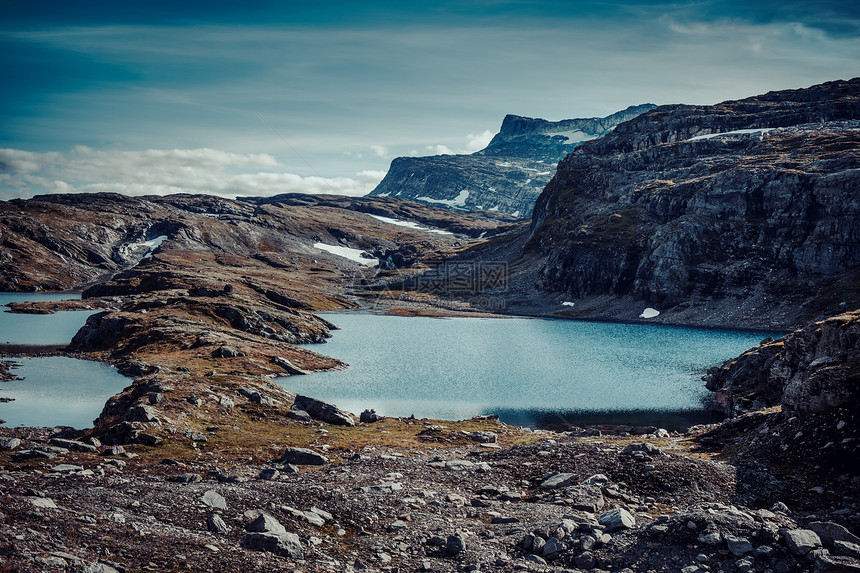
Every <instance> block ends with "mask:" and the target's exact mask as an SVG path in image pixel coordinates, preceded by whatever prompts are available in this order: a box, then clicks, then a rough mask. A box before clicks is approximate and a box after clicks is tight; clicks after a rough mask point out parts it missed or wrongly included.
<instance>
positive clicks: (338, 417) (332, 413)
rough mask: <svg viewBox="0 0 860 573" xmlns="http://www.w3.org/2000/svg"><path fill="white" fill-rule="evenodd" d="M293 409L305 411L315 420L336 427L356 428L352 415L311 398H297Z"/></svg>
mask: <svg viewBox="0 0 860 573" xmlns="http://www.w3.org/2000/svg"><path fill="white" fill-rule="evenodd" d="M293 409H297V410H304V411H305V412H307V413H308V414H310V416H311V417H312V418H313V419H314V420H319V421H320V422H325V423H326V424H332V425H334V426H354V425H355V420H354V419H353V418H352V414H350V413H349V412H344V411H343V410H340V409H338V408H337V407H336V406H333V405H332V404H327V403H326V402H323V401H322V400H317V399H316V398H310V397H308V396H301V395H299V396H296V401H295V403H294V404H293Z"/></svg>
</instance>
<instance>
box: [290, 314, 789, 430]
mask: <svg viewBox="0 0 860 573" xmlns="http://www.w3.org/2000/svg"><path fill="white" fill-rule="evenodd" d="M326 318H327V319H328V320H331V321H332V322H334V323H335V324H337V325H338V326H340V327H341V328H342V330H339V331H335V332H333V336H332V338H331V339H330V340H329V342H328V344H325V345H309V346H307V348H309V349H312V350H315V351H317V352H322V353H324V354H327V355H329V356H333V357H335V358H339V359H341V360H343V361H344V362H347V363H348V364H349V365H350V367H349V368H347V369H346V370H344V371H338V372H320V373H312V374H309V375H307V376H290V377H285V378H280V379H278V381H279V383H280V384H282V385H283V386H284V387H285V388H287V389H289V390H291V391H294V392H298V393H300V394H305V395H309V396H313V397H316V398H319V399H322V400H325V401H327V402H331V403H333V404H336V405H337V406H339V407H340V408H343V409H345V410H348V411H351V412H354V413H358V412H361V411H362V410H364V409H365V408H374V409H375V410H376V411H377V412H378V413H379V414H382V415H388V416H409V415H412V414H414V415H415V416H416V417H419V418H422V417H427V418H437V419H447V420H455V419H465V418H470V417H472V416H477V415H490V414H495V415H499V416H500V417H501V419H502V421H505V422H508V423H512V424H518V425H536V424H538V425H547V424H556V423H557V424H597V423H601V422H603V423H630V424H655V425H661V426H663V427H670V428H685V427H688V426H690V425H692V424H695V423H700V422H702V421H706V420H708V419H710V415H708V414H707V413H706V412H704V410H703V408H702V399H703V397H704V396H705V395H707V394H709V392H707V390H705V388H704V384H703V382H702V380H701V376H702V374H704V372H705V370H707V368H708V367H710V366H713V365H715V364H720V363H722V362H723V361H724V360H726V359H729V358H732V357H734V356H737V355H738V354H740V353H741V352H743V351H744V350H746V349H748V348H750V347H752V346H754V345H756V344H758V343H759V342H760V341H761V340H762V339H763V338H765V337H766V336H768V335H774V334H777V335H779V333H766V332H749V331H725V330H709V329H695V328H681V327H669V326H659V325H641V324H617V323H599V322H580V321H567V320H533V319H496V318H445V319H438V318H423V317H395V316H380V315H374V314H369V313H332V314H328V315H326Z"/></svg>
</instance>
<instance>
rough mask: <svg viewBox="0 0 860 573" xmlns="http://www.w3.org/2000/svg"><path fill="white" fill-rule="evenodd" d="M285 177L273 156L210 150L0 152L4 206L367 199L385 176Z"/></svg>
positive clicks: (367, 173)
mask: <svg viewBox="0 0 860 573" xmlns="http://www.w3.org/2000/svg"><path fill="white" fill-rule="evenodd" d="M284 169H285V167H284V166H283V165H282V164H280V163H279V162H278V161H277V159H275V158H274V157H272V156H271V155H268V154H261V153H247V154H238V153H231V152H228V151H221V150H217V149H206V148H201V149H149V150H145V151H118V150H109V151H99V150H95V149H92V148H90V147H84V146H78V147H75V148H74V149H73V150H72V151H70V152H69V153H59V152H49V153H35V152H31V151H24V150H20V149H0V199H4V198H14V197H32V196H33V195H37V194H43V193H83V192H93V193H96V192H113V193H123V194H126V195H166V194H170V193H205V194H211V195H220V196H225V197H235V196H238V195H262V196H270V195H277V194H279V193H326V194H338V195H351V196H361V195H366V194H367V193H369V192H370V191H372V190H373V188H374V187H375V186H376V185H377V184H378V183H379V182H380V181H381V180H382V178H383V177H384V176H385V172H384V171H361V172H359V173H357V174H356V176H355V177H354V178H350V177H333V178H326V177H320V176H313V177H303V176H301V175H297V174H294V173H288V172H285V171H284Z"/></svg>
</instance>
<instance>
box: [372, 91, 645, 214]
mask: <svg viewBox="0 0 860 573" xmlns="http://www.w3.org/2000/svg"><path fill="white" fill-rule="evenodd" d="M653 108H654V106H653V105H650V104H645V105H640V106H631V107H629V108H627V109H626V110H623V111H620V112H618V113H614V114H612V115H610V116H608V117H604V118H588V119H568V120H562V121H557V122H551V121H547V120H544V119H534V118H529V117H520V116H516V115H508V116H507V117H505V119H504V121H503V122H502V127H501V129H500V130H499V133H497V134H496V136H495V137H494V138H493V139H492V141H490V144H489V145H488V146H487V147H486V148H485V149H483V150H481V151H478V152H477V153H473V154H471V155H436V156H432V157H398V158H396V159H394V161H392V162H391V167H390V168H389V170H388V173H387V175H386V176H385V178H384V179H383V180H382V181H381V182H380V184H379V185H378V186H377V187H376V189H374V190H373V191H372V192H371V193H370V195H371V196H383V197H388V196H390V197H398V198H401V199H411V200H413V201H421V202H425V203H431V204H434V205H441V206H445V207H449V208H452V209H460V210H481V209H484V210H499V211H503V212H506V213H511V214H514V215H516V216H519V217H527V216H529V215H530V214H531V212H532V209H533V207H534V203H535V200H536V199H537V196H538V195H539V194H540V192H541V191H542V190H543V188H544V186H545V185H546V183H547V182H548V181H549V180H550V178H551V177H552V175H553V174H554V173H555V164H556V163H557V162H558V160H559V159H561V158H562V157H564V156H565V155H567V154H568V153H570V152H571V151H573V150H574V149H576V147H578V146H579V145H581V144H582V142H584V141H588V140H590V139H594V138H596V137H599V136H601V135H604V134H606V133H607V132H609V131H610V130H612V129H613V128H614V127H615V126H616V125H618V124H619V123H621V122H623V121H627V120H629V119H632V118H634V117H636V116H637V115H639V114H641V113H643V112H645V111H648V110H649V109H653Z"/></svg>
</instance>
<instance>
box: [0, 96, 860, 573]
mask: <svg viewBox="0 0 860 573" xmlns="http://www.w3.org/2000/svg"><path fill="white" fill-rule="evenodd" d="M858 101H860V80H856V79H855V80H851V81H840V82H832V83H829V84H824V85H822V86H814V87H813V88H809V89H806V90H796V91H791V92H776V93H772V94H766V95H764V96H759V97H757V98H750V99H748V100H740V101H736V102H726V103H724V104H720V105H718V106H664V107H660V108H657V109H655V110H652V111H650V112H648V113H645V114H644V115H641V116H638V117H637V118H635V119H632V120H631V121H629V122H626V123H622V124H620V125H619V126H618V127H616V129H615V130H614V131H613V132H611V133H610V134H608V135H606V136H605V137H603V138H601V139H597V140H594V141H591V142H588V143H585V144H583V145H582V146H580V147H578V148H577V151H575V152H574V153H572V154H570V155H568V156H567V157H566V158H565V159H563V160H562V161H561V163H560V164H559V167H558V171H557V173H556V175H555V177H554V178H553V179H552V181H551V182H550V183H549V185H548V186H547V188H546V189H545V190H544V191H543V193H542V194H541V196H540V198H539V199H538V202H537V206H536V208H535V211H534V215H533V217H532V220H531V222H530V223H522V222H519V221H517V220H516V219H515V218H514V217H512V216H507V215H504V214H501V213H495V212H486V211H475V212H468V211H452V210H450V209H445V208H439V207H435V206H432V205H426V204H421V203H417V202H410V201H404V200H400V199H395V198H391V197H378V196H377V197H368V198H358V199H355V198H344V197H331V196H308V195H283V196H278V197H273V198H265V199H263V198H243V199H237V200H227V199H222V198H216V197H209V196H190V195H185V196H177V195H174V196H167V197H139V198H132V197H124V196H119V195H106V194H98V195H51V196H41V197H37V198H34V199H31V200H14V201H9V202H4V203H0V244H2V247H3V248H2V251H0V285H2V290H12V291H27V292H34V291H40V290H52V291H59V290H73V289H79V290H82V291H83V298H82V300H80V301H70V302H64V303H61V304H55V303H51V305H45V304H44V303H32V304H17V305H15V306H14V308H13V310H14V311H15V312H50V311H52V310H54V309H57V308H76V307H77V308H84V307H90V308H93V309H95V308H101V309H103V310H102V311H101V312H99V313H97V314H95V315H93V316H92V317H90V318H89V319H88V320H87V324H86V325H85V326H84V327H83V328H82V329H81V330H80V331H79V332H78V334H77V335H76V336H75V337H74V340H73V341H72V342H71V344H70V345H69V346H68V348H66V349H64V350H63V351H62V352H63V353H65V354H67V355H70V356H76V357H81V358H86V359H90V360H101V361H107V362H110V363H112V364H115V365H116V366H117V367H118V368H119V370H120V371H121V372H122V373H123V374H125V375H126V376H128V377H129V378H130V381H129V386H128V387H127V388H126V389H124V390H123V391H122V392H121V393H119V394H117V395H116V396H114V397H113V398H111V399H110V400H109V401H108V403H107V404H106V405H105V407H104V410H103V411H102V413H101V415H100V416H99V417H98V419H97V420H95V421H94V425H93V428H91V429H87V430H73V429H70V428H28V427H19V428H8V427H4V426H0V500H2V503H0V534H2V535H0V570H4V571H83V572H86V573H95V572H103V573H104V572H107V573H110V572H113V571H121V572H129V573H130V572H133V571H183V570H191V571H237V570H250V571H307V572H323V571H325V572H336V571H361V570H376V571H389V572H395V571H398V572H404V571H439V572H446V571H559V572H561V571H624V572H629V571H634V572H638V571H643V572H649V571H654V572H659V571H680V572H683V573H697V572H705V571H715V572H716V571H761V572H765V571H771V572H779V573H787V572H789V571H808V572H812V571H818V572H842V571H858V570H860V538H858V536H857V534H858V532H860V497H858V496H860V474H858V471H857V470H858V464H857V459H858V446H857V413H858V380H860V362H858V356H860V312H858V311H856V310H855V309H856V308H858V307H860V300H858V298H857V290H856V284H855V283H856V281H855V280H854V278H856V277H855V275H856V272H857V267H858V260H857V256H858V252H860V250H858V244H860V243H858V239H857V237H858V236H860V235H858V232H857V229H858V227H857V221H858V219H857V214H858V213H860V211H858V210H857V209H855V208H854V205H855V203H856V196H857V182H858V178H857V160H858V157H857V153H858V149H860V145H858V141H857V133H858V125H857V121H858V120H860V108H858V105H860V104H858ZM440 261H441V264H446V263H448V262H454V263H458V262H464V261H465V262H468V261H473V262H474V261H497V262H498V261H501V262H504V263H505V266H504V268H505V269H506V272H508V275H507V276H506V279H507V280H506V282H505V287H504V288H501V287H499V286H498V284H496V285H494V286H487V289H488V290H487V291H486V292H481V293H479V294H481V295H482V296H488V295H492V296H496V297H501V298H502V300H503V301H504V302H505V304H504V305H502V310H504V311H506V312H510V313H532V314H541V315H548V316H566V317H577V318H591V319H613V320H637V319H638V316H639V313H640V312H641V311H642V308H643V307H645V306H646V305H647V306H650V307H655V308H657V309H659V311H660V314H659V317H658V318H657V320H659V321H664V322H668V323H676V324H678V323H684V324H700V325H707V326H726V325H733V326H738V325H742V326H748V327H753V326H756V327H764V326H768V327H780V328H785V329H787V330H788V329H790V330H793V332H792V333H791V334H788V335H787V336H785V337H782V338H779V339H776V340H773V339H765V340H764V341H762V343H761V345H759V346H757V347H756V348H753V349H750V350H749V351H747V352H746V353H744V354H743V355H741V356H739V357H736V358H732V357H726V358H727V359H728V360H727V361H726V362H725V363H724V364H722V365H718V366H715V367H714V368H712V369H711V370H710V371H709V372H708V373H707V375H706V380H705V383H706V385H707V387H708V389H710V390H711V391H713V393H714V401H713V405H712V407H713V408H715V409H718V410H720V411H721V412H722V413H723V414H725V415H726V416H727V419H726V420H725V421H724V422H722V423H719V424H713V425H707V426H697V427H693V428H690V430H689V431H688V432H686V433H677V432H675V433H671V432H667V431H666V430H663V429H661V428H658V427H631V426H626V427H617V426H616V427H605V426H604V427H601V426H596V427H588V428H579V427H565V428H555V429H554V430H552V431H550V430H543V429H538V430H533V429H528V428H517V427H513V426H509V425H506V424H504V423H502V422H500V421H499V420H498V419H496V418H493V417H489V418H487V417H484V418H476V419H472V420H465V421H459V422H452V421H439V420H425V419H408V418H402V419H398V418H384V417H381V416H379V415H377V414H376V413H375V412H372V411H366V412H362V413H361V414H360V416H356V415H354V414H352V413H349V412H344V411H342V410H340V409H338V408H337V407H336V406H335V405H332V404H326V403H324V402H320V401H319V400H316V399H314V398H313V397H310V396H297V395H295V394H292V393H290V392H287V391H286V390H284V389H283V388H282V387H281V386H279V385H277V384H275V383H273V382H272V378H273V377H274V376H299V375H302V373H304V372H306V371H310V370H326V369H337V368H342V367H343V364H342V363H340V362H339V361H337V360H335V359H333V358H329V357H327V356H325V355H324V348H325V347H324V346H319V347H314V348H318V349H319V352H314V351H311V350H309V349H307V347H306V346H297V344H304V343H319V342H322V341H324V340H325V339H326V337H327V336H328V334H329V331H330V330H331V329H332V328H333V325H331V324H330V323H329V322H328V321H326V320H325V319H324V318H323V317H320V316H318V315H317V314H316V313H317V312H319V311H324V310H329V309H348V308H358V307H366V306H368V305H371V304H372V305H376V306H377V307H381V308H384V309H386V310H387V311H389V312H397V313H420V314H449V313H452V312H461V311H462V312H473V313H474V312H479V311H480V310H481V309H479V308H475V306H474V305H472V304H470V300H472V299H471V298H470V294H469V293H463V292H457V293H451V292H446V291H440V290H438V289H436V290H432V289H431V290H429V291H428V290H427V289H422V288H420V287H421V286H423V285H426V284H427V282H426V281H422V280H421V277H422V276H426V274H427V273H431V272H435V270H436V269H437V268H438V264H440ZM456 268H459V269H474V268H476V267H475V266H469V265H459V266H457V267H456ZM473 284H481V283H473ZM493 289H495V290H493ZM474 294H475V293H471V295H472V296H473V295H474ZM563 302H570V303H572V306H571V305H563V304H562V303H563ZM638 320H643V321H647V320H652V319H647V318H642V319H638ZM18 350H19V349H10V348H6V349H4V353H5V354H7V355H8V354H14V353H15V352H17V351H18Z"/></svg>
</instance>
